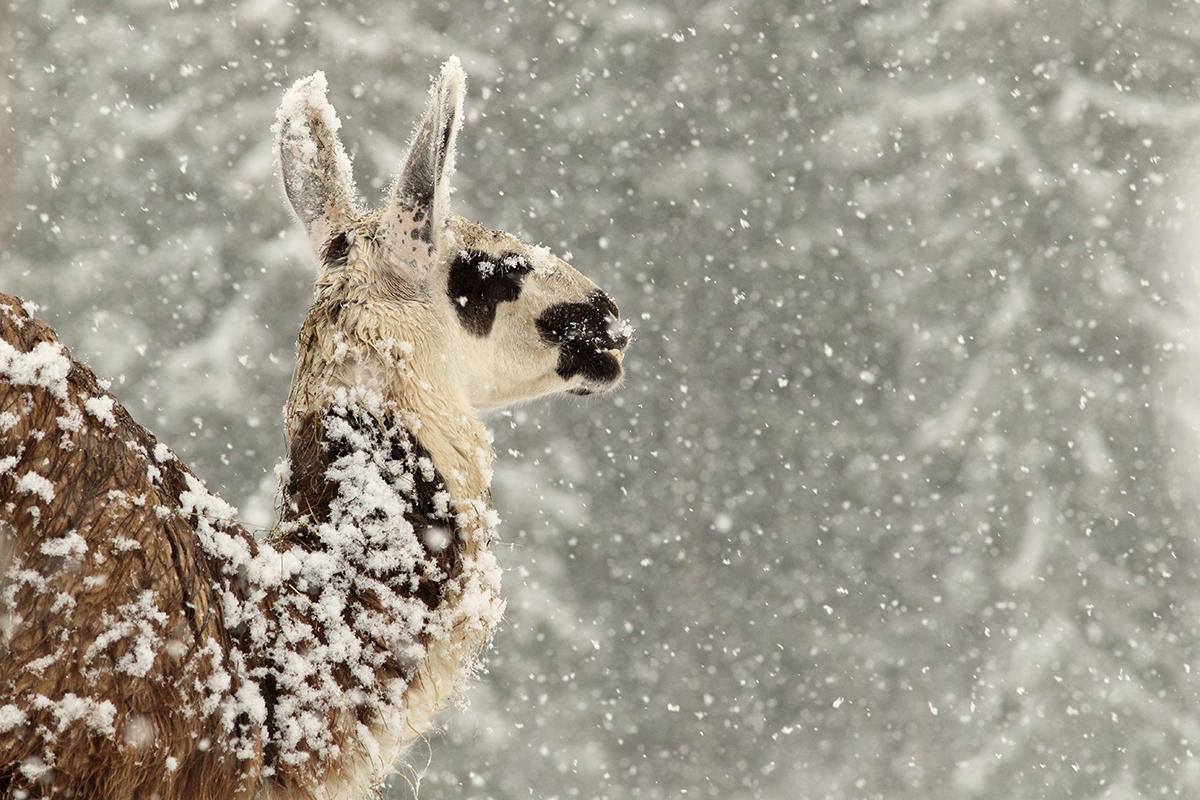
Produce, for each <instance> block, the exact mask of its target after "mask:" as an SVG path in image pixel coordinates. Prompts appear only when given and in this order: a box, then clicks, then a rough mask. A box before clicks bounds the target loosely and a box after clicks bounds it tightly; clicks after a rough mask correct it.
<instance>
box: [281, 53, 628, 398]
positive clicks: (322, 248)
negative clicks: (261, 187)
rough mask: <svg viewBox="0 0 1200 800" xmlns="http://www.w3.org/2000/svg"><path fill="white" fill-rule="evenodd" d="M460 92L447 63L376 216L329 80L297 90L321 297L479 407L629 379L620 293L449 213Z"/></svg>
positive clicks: (366, 336) (288, 138)
mask: <svg viewBox="0 0 1200 800" xmlns="http://www.w3.org/2000/svg"><path fill="white" fill-rule="evenodd" d="M464 91H465V89H464V75H463V71H462V67H461V66H460V65H459V62H458V59H456V58H451V59H450V60H449V61H447V62H446V64H445V65H444V66H443V67H442V72H441V76H440V78H439V79H438V81H437V82H436V84H435V85H434V87H433V90H432V92H431V96H430V100H429V105H428V107H427V109H426V111H425V115H424V118H423V119H422V121H421V123H420V125H419V127H418V128H417V132H416V134H415V135H414V136H413V139H412V143H411V146H410V148H409V152H408V155H407V156H406V157H405V159H404V161H403V162H402V163H401V166H400V171H399V174H398V175H397V177H396V180H395V183H394V184H393V187H392V191H391V196H390V199H389V201H388V203H387V205H386V206H385V207H384V208H383V209H381V210H379V211H375V212H364V211H362V210H360V209H359V208H358V207H357V205H356V204H355V201H354V195H355V192H354V187H353V184H352V181H351V169H350V162H349V159H348V158H347V157H346V154H345V152H344V150H343V149H342V146H341V144H340V143H339V141H338V138H337V130H338V127H339V125H340V123H339V121H338V118H337V116H336V114H335V113H334V111H333V109H332V107H331V106H330V105H329V104H328V103H327V102H326V100H325V92H326V85H325V78H324V75H322V74H321V73H319V72H318V73H316V74H315V75H313V76H311V77H309V78H305V79H303V80H300V81H298V82H297V83H296V84H295V85H294V86H293V87H292V88H291V89H290V90H289V91H288V92H287V94H286V95H285V97H284V101H283V105H282V106H281V107H280V109H279V112H278V121H277V124H276V138H277V146H278V152H279V162H280V169H281V171H282V173H283V180H284V187H285V190H286V192H287V197H288V200H289V202H290V203H291V206H292V209H293V210H294V211H295V214H296V216H297V218H298V219H299V221H300V223H301V224H302V225H303V226H304V228H305V230H306V232H307V233H308V239H309V243H310V246H311V247H312V249H313V252H314V254H315V256H316V259H317V262H318V265H319V268H320V270H321V274H320V276H319V278H318V280H317V303H318V305H320V304H322V303H324V304H325V306H326V307H327V308H328V309H331V311H329V313H330V314H336V315H343V314H344V315H345V316H346V318H347V319H348V320H351V322H349V323H348V322H345V321H343V322H340V323H338V326H337V327H339V329H341V330H342V331H343V333H346V334H348V336H349V338H351V339H354V338H357V339H358V342H357V343H358V344H361V345H363V346H364V347H375V348H378V347H381V346H383V347H386V346H390V345H389V343H398V344H399V345H400V346H401V348H402V350H403V352H404V353H406V354H407V355H408V357H409V360H410V361H416V362H417V366H415V367H414V370H415V371H416V372H417V373H418V375H419V378H420V380H421V381H422V382H424V383H428V384H435V385H436V386H437V391H439V393H445V392H450V393H457V392H461V397H462V398H463V399H464V400H465V401H466V403H467V404H469V405H470V406H471V407H473V408H475V409H480V410H482V409H489V408H497V407H500V406H503V405H507V404H509V403H512V402H517V401H521V400H526V399H531V398H534V397H538V396H542V395H546V394H552V393H556V392H569V393H572V394H579V395H587V394H594V393H598V392H604V391H607V390H608V389H611V388H613V387H614V386H616V385H617V384H618V383H619V382H620V380H621V376H622V368H621V357H622V353H623V351H624V348H625V346H626V345H627V344H628V341H629V334H628V327H627V324H626V323H624V322H622V321H620V320H619V319H618V312H617V307H616V305H615V304H614V303H613V302H612V300H610V299H609V297H608V296H607V295H606V294H604V292H602V291H600V289H599V288H597V287H596V285H595V284H594V283H592V282H591V281H590V280H588V279H587V278H585V277H584V276H583V275H581V274H580V273H579V272H577V271H575V270H574V269H573V268H571V267H570V266H569V265H567V264H566V263H564V262H563V261H562V260H560V259H558V258H556V257H555V256H553V255H552V254H551V253H550V252H549V251H548V250H546V249H545V248H542V247H536V246H532V245H529V244H526V243H524V242H522V241H521V240H519V239H518V238H516V237H515V236H512V235H511V234H508V233H503V232H500V231H493V230H490V229H488V228H485V227H483V226H482V225H478V224H476V223H473V222H470V221H468V220H466V219H463V218H462V217H460V216H458V215H456V214H453V213H451V212H450V211H449V209H448V198H449V181H450V176H451V174H452V172H453V170H454V143H455V138H456V136H457V134H458V128H459V125H460V121H461V117H462V102H463V94H464ZM350 344H351V346H353V345H354V344H355V342H351V343H350ZM385 360H386V359H385ZM356 366H357V367H358V368H359V369H358V372H359V373H361V371H362V370H361V368H362V364H357V365H356ZM358 377H359V378H361V375H359V376H358ZM356 379H358V378H356ZM346 380H347V382H349V379H346Z"/></svg>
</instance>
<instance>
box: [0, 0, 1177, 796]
mask: <svg viewBox="0 0 1200 800" xmlns="http://www.w3.org/2000/svg"><path fill="white" fill-rule="evenodd" d="M452 54H453V55H457V56H459V57H460V58H461V59H462V61H463V65H464V67H465V69H466V71H467V74H468V76H469V82H468V96H467V101H466V121H465V125H464V128H463V132H462V135H461V136H460V137H459V156H458V172H457V174H456V177H455V185H456V191H455V193H454V195H453V196H452V198H451V203H452V207H453V209H454V210H455V211H456V212H457V213H459V214H462V215H463V216H466V217H468V218H471V219H475V220H478V221H480V222H482V223H483V224H485V225H488V226H490V227H494V228H500V229H504V230H510V231H514V232H518V233H520V234H522V235H523V236H525V237H527V238H528V239H530V240H531V241H535V242H541V243H544V244H546V245H547V246H549V247H551V248H553V249H554V250H555V251H556V252H557V253H558V254H560V255H565V257H567V259H568V260H569V261H571V263H572V264H573V265H574V266H575V267H577V268H578V269H580V270H581V271H582V272H584V273H585V274H587V275H588V276H589V277H591V278H593V279H594V280H595V281H596V282H597V283H599V284H601V285H602V286H604V287H605V289H606V290H607V291H608V292H609V293H610V294H611V295H612V296H613V298H614V299H615V300H616V302H617V303H618V304H619V305H620V307H621V312H622V314H623V315H624V316H626V317H628V318H630V319H631V321H632V322H633V324H634V326H635V328H636V330H635V334H634V341H633V343H632V345H631V346H630V348H629V353H628V357H627V358H626V360H625V365H626V367H627V369H628V377H627V380H626V384H625V386H624V387H623V388H622V389H621V390H619V391H618V392H617V393H614V394H610V395H606V396H603V397H600V398H595V399H589V400H579V399H570V398H564V399H561V400H554V401H551V402H549V403H546V402H542V403H537V404H530V405H528V406H523V407H520V408H516V409H513V410H509V411H505V412H498V413H494V414H492V415H491V417H490V418H489V424H490V425H491V427H492V428H493V430H494V433H495V436H496V449H497V452H498V454H499V461H498V464H497V473H496V479H495V484H494V487H493V489H494V503H495V506H496V508H497V509H498V511H499V512H500V515H501V517H502V520H503V522H502V524H501V527H500V539H501V540H500V542H499V543H498V556H499V558H500V561H501V563H502V565H503V567H504V570H505V573H504V580H505V592H506V597H507V602H508V610H507V615H506V621H505V623H504V625H503V626H502V628H501V630H500V631H499V633H498V634H497V636H496V639H495V642H494V647H493V652H492V653H491V654H490V656H489V659H488V671H487V674H486V675H484V676H483V678H482V679H481V680H480V682H479V683H478V684H477V685H476V686H475V687H474V688H473V690H472V692H471V694H470V705H469V706H467V707H465V708H463V709H461V710H458V711H457V712H456V713H454V714H453V715H451V716H448V717H447V718H446V719H445V720H444V723H443V731H442V733H441V734H439V735H438V736H436V737H433V738H432V739H431V740H430V741H429V742H428V743H427V744H425V745H423V746H421V747H418V748H417V749H416V750H414V751H412V752H411V753H410V754H409V757H408V759H407V764H406V765H398V767H397V770H396V774H395V775H393V776H392V778H391V779H390V780H389V783H388V787H387V797H389V798H410V797H412V796H414V794H419V796H420V797H421V798H427V799H428V800H439V799H440V798H459V797H473V798H481V799H482V798H495V799H496V800H518V798H529V797H536V798H567V797H581V798H612V799H613V800H616V799H617V798H641V799H642V800H651V798H667V797H680V796H687V797H697V796H698V797H722V798H747V799H748V798H756V799H759V798H761V799H762V800H784V798H787V799H788V800H791V799H792V798H811V799H812V800H818V799H819V800H871V799H873V798H878V799H880V800H950V799H951V798H954V799H956V800H957V799H960V798H961V799H962V800H966V799H968V798H970V799H972V800H974V799H979V800H982V799H984V798H987V799H988V800H1023V799H1025V798H1029V799H1030V800H1032V799H1033V798H1083V799H1085V800H1091V799H1092V798H1097V799H1098V798H1114V800H1130V799H1131V798H1136V797H1151V796H1153V797H1160V796H1162V797H1197V796H1200V576H1198V574H1197V573H1198V563H1197V562H1198V558H1200V540H1198V536H1200V474H1198V472H1200V471H1198V470H1197V463H1198V462H1197V459H1198V458H1200V437H1198V433H1197V432H1198V430H1200V361H1198V359H1197V354H1196V349H1195V348H1196V342H1195V341H1194V338H1195V337H1194V333H1193V328H1194V322H1195V319H1196V315H1197V314H1200V288H1198V287H1197V282H1196V269H1195V264H1196V262H1197V259H1200V234H1197V233H1196V231H1197V230H1198V229H1200V213H1198V210H1200V150H1198V149H1197V148H1196V147H1195V146H1194V142H1196V140H1197V139H1200V5H1197V4H1195V3H1191V2H1186V0H1179V2H1172V0H924V1H921V0H826V1H825V2H822V1H821V0H791V1H789V0H722V1H721V2H708V3H706V2H702V1H700V0H692V1H691V2H685V1H684V0H661V1H660V2H648V1H647V0H579V1H578V2H575V1H574V0H560V1H558V2H555V1H554V0H544V1H542V2H535V1H534V0H509V1H508V2H505V0H454V2H450V0H441V2H434V1H432V0H431V1H430V2H395V1H393V0H348V1H347V2H316V1H315V0H291V2H287V1H286V0H245V2H237V3H231V2H217V1H216V0H106V1H100V0H95V1H94V2H70V0H19V2H18V1H16V0H4V2H0V59H2V61H3V64H4V69H3V70H2V71H0V228H2V230H3V236H2V238H0V291H3V292H6V293H10V294H17V295H19V296H21V297H22V298H24V299H27V300H32V301H34V302H36V303H37V304H38V305H39V306H40V307H41V311H40V315H41V316H42V317H44V318H45V319H47V320H48V321H50V322H51V323H52V324H53V325H54V326H55V328H56V329H57V330H58V332H59V334H60V336H61V337H62V339H63V341H64V342H65V343H66V344H67V345H68V346H69V347H71V348H72V350H73V352H74V354H75V355H76V356H77V357H79V358H81V359H82V360H84V361H86V362H87V363H88V364H89V365H90V366H91V367H92V368H93V369H94V370H95V371H96V372H97V374H99V375H100V376H101V377H105V378H109V379H111V380H112V382H113V387H112V391H113V392H114V393H115V394H116V395H117V396H118V397H119V398H120V399H121V400H122V402H124V403H125V404H126V405H127V406H128V408H129V410H130V412H131V413H132V414H133V415H134V417H135V418H137V419H138V421H139V422H141V423H142V424H144V425H146V426H147V427H148V428H150V429H151V430H152V431H154V432H155V433H156V434H157V435H158V436H159V437H160V439H161V440H162V441H164V442H166V443H167V444H169V445H170V446H171V447H172V448H173V449H174V450H175V451H176V452H178V453H179V454H180V456H181V457H183V459H184V460H185V461H186V462H187V463H188V464H189V465H190V466H191V467H192V468H193V469H194V470H196V471H197V473H198V474H199V475H201V476H202V477H203V478H204V479H205V480H206V482H207V485H208V487H209V489H210V490H211V491H213V492H214V493H217V494H220V495H221V496H222V497H223V498H224V499H226V500H228V501H230V502H231V503H233V504H235V505H236V506H238V507H239V509H240V511H241V515H242V518H243V519H244V520H245V521H246V522H247V523H253V524H257V525H263V526H268V525H270V524H271V521H272V514H273V501H274V493H275V490H276V482H277V481H276V477H275V474H274V472H273V471H272V470H273V466H274V464H275V463H276V462H277V461H278V460H279V459H280V458H282V456H283V432H282V426H281V408H282V406H283V404H284V402H285V399H286V395H287V388H288V384H289V381H290V379H291V373H292V364H293V357H294V352H295V338H296V333H297V331H298V330H299V327H300V325H301V323H302V321H303V319H304V315H305V312H306V310H307V307H308V304H309V302H310V300H311V292H312V279H313V277H314V270H313V266H312V264H311V263H310V259H309V256H308V250H307V246H306V244H305V243H304V241H303V235H302V233H301V231H300V229H299V228H298V226H296V225H295V223H294V221H293V220H292V218H291V217H290V216H289V212H288V211H287V207H286V204H285V202H284V199H283V192H282V189H281V187H280V185H279V178H278V175H277V174H276V172H277V170H276V166H275V164H274V163H273V156H272V148H271V133H270V128H271V124H272V122H273V121H274V110H275V108H276V106H277V105H278V103H279V100H280V97H281V96H282V93H283V90H284V88H286V87H287V86H288V85H290V84H291V83H292V82H293V81H294V80H296V79H297V78H300V77H303V76H305V75H308V74H310V73H312V72H314V71H316V70H318V69H320V70H324V71H325V73H326V75H327V77H328V79H329V84H330V92H329V97H330V100H331V102H332V103H333V104H334V105H335V106H336V107H337V109H338V112H339V113H340V114H341V116H342V119H343V121H344V123H345V125H344V127H343V130H342V136H343V140H344V141H345V142H346V144H347V147H348V149H349V150H350V154H351V156H352V157H353V158H354V171H355V177H356V179H357V183H358V186H359V188H360V191H362V192H363V193H364V195H365V197H364V198H363V199H364V201H365V202H367V203H369V204H371V205H378V204H379V202H380V201H381V198H382V197H383V196H384V194H385V192H386V190H387V188H388V185H389V183H390V181H391V178H392V174H393V170H394V168H395V166H396V164H397V163H398V161H399V160H400V158H401V156H402V155H403V154H404V151H405V147H406V146H407V143H408V139H409V136H410V135H411V133H412V124H413V120H415V119H417V118H418V116H419V115H420V111H421V108H422V107H423V105H424V103H425V100H426V97H427V90H428V87H429V81H430V79H431V77H432V76H433V75H435V74H436V71H437V69H438V65H439V64H440V63H441V62H442V60H444V59H445V58H446V57H448V56H449V55H452ZM567 254H569V255H567ZM1193 665H1195V668H1193ZM1193 672H1196V674H1195V675H1193V674H1192V673H1193Z"/></svg>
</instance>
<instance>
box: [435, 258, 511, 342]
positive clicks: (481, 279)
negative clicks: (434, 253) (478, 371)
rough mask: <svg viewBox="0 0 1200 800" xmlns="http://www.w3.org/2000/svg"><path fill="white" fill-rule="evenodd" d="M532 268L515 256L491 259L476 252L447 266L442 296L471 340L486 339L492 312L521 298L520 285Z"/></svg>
mask: <svg viewBox="0 0 1200 800" xmlns="http://www.w3.org/2000/svg"><path fill="white" fill-rule="evenodd" d="M531 269H532V267H530V266H529V262H528V261H526V260H525V259H524V258H523V257H522V256H519V255H517V254H516V253H510V254H506V255H503V256H499V257H497V256H493V255H489V254H487V253H480V252H479V251H477V250H467V251H466V252H464V253H461V254H459V256H458V257H457V258H455V259H454V263H453V264H451V265H450V279H449V280H448V281H447V283H446V294H447V295H448V296H449V298H450V302H451V303H452V304H453V305H454V310H455V311H457V312H458V320H459V322H461V323H462V326H463V327H464V328H466V329H467V331H468V332H470V333H471V334H473V335H475V336H487V335H488V334H489V333H491V332H492V325H493V324H494V323H495V321H496V308H497V307H498V306H499V305H500V304H501V303H503V302H512V301H513V300H516V299H517V298H518V297H520V296H521V281H522V279H523V278H524V277H525V276H526V275H527V274H528V273H529V271H530V270H531Z"/></svg>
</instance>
